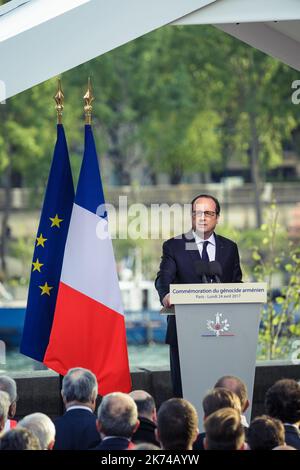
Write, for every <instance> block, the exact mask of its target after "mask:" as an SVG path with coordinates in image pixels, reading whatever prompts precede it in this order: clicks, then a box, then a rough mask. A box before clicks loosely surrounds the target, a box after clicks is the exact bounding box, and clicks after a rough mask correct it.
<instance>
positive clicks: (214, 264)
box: [208, 261, 223, 282]
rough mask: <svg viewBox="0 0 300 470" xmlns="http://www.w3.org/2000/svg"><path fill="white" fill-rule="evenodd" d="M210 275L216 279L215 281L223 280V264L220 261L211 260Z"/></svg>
mask: <svg viewBox="0 0 300 470" xmlns="http://www.w3.org/2000/svg"><path fill="white" fill-rule="evenodd" d="M208 269H209V275H210V276H211V277H212V278H214V279H215V282H221V277H222V274H223V270H222V266H221V265H220V263H219V262H218V261H210V262H209V263H208Z"/></svg>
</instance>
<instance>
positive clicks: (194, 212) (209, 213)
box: [192, 211, 217, 217]
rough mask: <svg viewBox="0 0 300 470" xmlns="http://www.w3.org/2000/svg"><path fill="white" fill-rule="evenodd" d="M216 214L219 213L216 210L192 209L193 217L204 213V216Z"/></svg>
mask: <svg viewBox="0 0 300 470" xmlns="http://www.w3.org/2000/svg"><path fill="white" fill-rule="evenodd" d="M216 214H217V213H216V212H214V211H192V215H193V217H195V216H197V217H201V216H202V215H204V217H215V215H216Z"/></svg>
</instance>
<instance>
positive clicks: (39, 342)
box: [20, 124, 74, 362]
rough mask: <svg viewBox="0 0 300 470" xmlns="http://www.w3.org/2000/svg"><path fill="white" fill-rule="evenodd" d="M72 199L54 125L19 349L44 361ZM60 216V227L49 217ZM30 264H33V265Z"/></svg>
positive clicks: (65, 156) (64, 150) (61, 137)
mask: <svg viewBox="0 0 300 470" xmlns="http://www.w3.org/2000/svg"><path fill="white" fill-rule="evenodd" d="M73 202H74V186H73V179H72V173H71V167H70V160H69V153H68V147H67V142H66V137H65V132H64V128H63V126H62V125H61V124H58V125H57V141H56V145H55V149H54V155H53V160H52V165H51V169H50V174H49V179H48V184H47V188H46V193H45V199H44V204H43V208H42V212H41V218H40V223H39V228H38V232H37V237H40V235H42V236H43V238H46V239H47V240H46V241H45V242H44V247H43V246H42V245H40V246H37V242H36V243H35V249H34V254H33V262H36V260H37V259H38V260H39V262H40V263H42V264H43V266H41V268H40V270H41V272H39V271H38V270H36V271H33V269H32V270H31V277H30V284H29V292H28V301H27V309H26V317H25V324H24V330H23V336H22V341H21V347H20V351H21V353H23V354H25V355H26V356H29V357H31V358H33V359H36V360H38V361H41V362H42V361H43V358H44V354H45V351H46V348H47V345H48V341H49V337H50V332H51V328H52V322H53V316H54V311H55V304H56V297H57V292H58V287H59V281H60V275H61V269H62V263H63V256H64V250H65V244H66V239H67V234H68V229H69V223H70V218H71V213H72V208H73ZM56 215H57V216H58V218H59V219H63V220H62V222H61V223H60V224H59V227H56V226H53V227H51V224H52V222H51V220H50V218H55V216H56ZM32 268H33V266H32ZM46 282H47V285H48V286H50V287H52V289H51V290H50V295H47V294H44V295H42V290H41V289H40V287H39V286H44V285H45V283H46Z"/></svg>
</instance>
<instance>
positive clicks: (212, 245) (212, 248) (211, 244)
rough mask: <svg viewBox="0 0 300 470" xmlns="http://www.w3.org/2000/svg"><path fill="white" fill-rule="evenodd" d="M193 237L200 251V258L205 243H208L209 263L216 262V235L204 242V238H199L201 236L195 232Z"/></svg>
mask: <svg viewBox="0 0 300 470" xmlns="http://www.w3.org/2000/svg"><path fill="white" fill-rule="evenodd" d="M193 235H194V238H195V242H196V245H197V248H198V250H199V253H200V256H201V257H202V250H203V243H204V242H208V245H207V254H208V258H209V261H215V259H216V239H215V236H214V234H213V233H212V234H211V236H210V237H209V238H208V239H207V240H203V238H201V237H199V235H198V234H197V233H196V232H194V231H193Z"/></svg>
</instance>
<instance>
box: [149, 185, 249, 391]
mask: <svg viewBox="0 0 300 470" xmlns="http://www.w3.org/2000/svg"><path fill="white" fill-rule="evenodd" d="M191 211H192V230H190V231H189V232H188V233H186V234H182V235H180V236H177V237H174V238H171V239H170V240H167V241H166V242H165V243H164V244H163V254H162V259H161V263H160V269H159V272H158V274H157V278H156V281H155V287H156V289H157V291H158V293H159V297H160V301H161V303H162V305H163V306H164V307H170V294H169V290H170V284H172V283H177V284H189V283H199V282H203V281H202V279H201V278H200V277H199V274H198V273H197V267H196V265H197V262H199V261H201V260H202V261H205V262H209V261H218V262H219V263H220V265H221V268H222V274H221V276H220V280H221V282H241V280H242V271H241V268H240V258H239V252H238V248H237V245H236V243H234V242H233V241H231V240H229V239H228V238H224V237H221V236H220V235H216V234H215V232H214V230H215V227H216V225H217V223H218V221H219V217H220V204H219V202H218V200H217V199H216V198H215V197H213V196H211V195H209V194H200V195H198V196H196V197H195V198H194V199H193V201H192V202H191ZM166 343H167V344H169V345H170V365H171V379H172V385H173V393H174V396H176V397H182V386H181V376H180V364H179V355H178V343H177V331H176V320H175V316H174V315H173V316H168V327H167V335H166Z"/></svg>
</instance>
